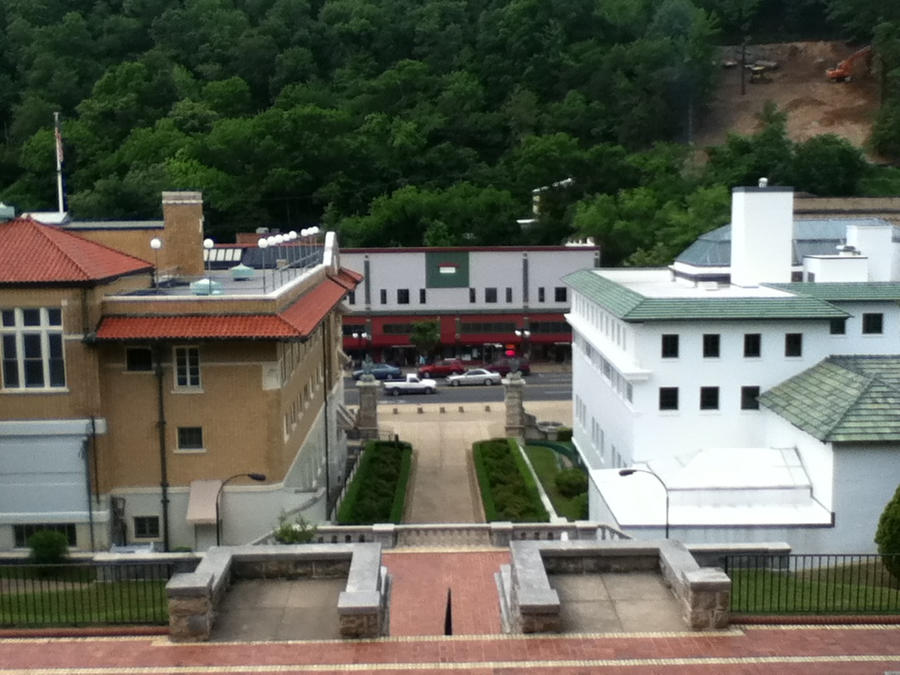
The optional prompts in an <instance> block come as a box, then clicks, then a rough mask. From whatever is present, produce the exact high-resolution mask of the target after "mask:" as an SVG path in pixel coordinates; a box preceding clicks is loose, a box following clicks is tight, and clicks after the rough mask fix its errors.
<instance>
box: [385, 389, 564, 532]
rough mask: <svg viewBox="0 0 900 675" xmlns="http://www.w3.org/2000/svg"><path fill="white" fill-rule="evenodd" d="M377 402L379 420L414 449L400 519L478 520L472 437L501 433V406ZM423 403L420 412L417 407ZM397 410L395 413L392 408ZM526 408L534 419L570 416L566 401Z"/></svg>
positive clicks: (503, 414) (503, 413)
mask: <svg viewBox="0 0 900 675" xmlns="http://www.w3.org/2000/svg"><path fill="white" fill-rule="evenodd" d="M440 407H441V406H440V404H428V405H418V404H407V405H402V404H401V405H391V404H387V405H380V406H379V407H378V420H379V424H380V426H381V428H382V429H383V430H387V429H390V430H391V431H392V432H393V433H396V434H398V435H399V436H400V438H401V439H402V440H404V441H408V442H409V443H411V444H412V446H413V449H414V450H415V453H416V454H415V466H414V469H413V475H412V481H411V483H412V486H411V489H410V496H409V498H408V501H407V505H406V514H405V517H404V522H407V523H473V522H483V520H484V517H483V514H482V512H481V511H482V509H481V504H480V500H479V499H478V489H477V484H476V480H475V475H474V472H473V470H472V459H471V457H472V443H474V442H475V441H480V440H485V439H488V438H496V437H502V436H503V435H504V424H505V408H504V406H503V404H502V403H499V404H497V403H494V404H490V411H485V404H484V403H479V404H467V405H465V406H464V412H462V413H461V412H459V410H458V408H459V406H456V405H454V406H445V409H446V412H445V413H441V412H440ZM419 408H422V413H418V412H417V410H418V409H419ZM394 409H396V410H397V414H394V413H393V410H394ZM526 410H528V412H530V413H533V414H534V415H536V416H537V418H538V419H539V420H555V421H558V422H562V423H563V424H567V425H569V424H571V422H572V403H571V401H533V402H529V403H527V404H526Z"/></svg>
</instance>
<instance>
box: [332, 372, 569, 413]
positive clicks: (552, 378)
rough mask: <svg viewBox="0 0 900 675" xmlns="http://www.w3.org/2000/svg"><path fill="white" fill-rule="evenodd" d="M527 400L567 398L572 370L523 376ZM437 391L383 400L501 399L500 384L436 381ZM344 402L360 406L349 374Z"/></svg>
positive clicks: (479, 400)
mask: <svg viewBox="0 0 900 675" xmlns="http://www.w3.org/2000/svg"><path fill="white" fill-rule="evenodd" d="M525 382H526V383H527V386H526V387H525V400H526V401H566V400H569V399H571V398H572V374H571V373H532V374H531V375H529V376H528V377H526V378H525ZM437 383H438V390H437V392H436V393H434V394H432V395H430V396H429V395H427V394H410V395H407V396H398V397H396V398H395V397H393V396H384V395H383V394H382V396H381V398H382V400H384V401H392V402H395V403H438V402H439V403H481V402H484V403H493V402H500V401H502V400H503V385H495V386H487V387H486V386H465V387H451V386H449V385H448V384H447V383H446V382H445V381H444V380H442V379H439V380H437ZM344 404H345V405H349V406H356V405H359V395H358V394H357V391H356V382H354V380H353V378H352V377H345V378H344Z"/></svg>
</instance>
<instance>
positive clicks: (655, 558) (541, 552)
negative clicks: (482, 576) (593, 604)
mask: <svg viewBox="0 0 900 675" xmlns="http://www.w3.org/2000/svg"><path fill="white" fill-rule="evenodd" d="M504 568H505V569H501V571H500V573H499V574H498V575H497V582H498V587H499V588H500V591H501V596H502V597H501V602H500V604H501V610H502V612H503V613H504V614H505V616H504V617H503V624H504V627H505V629H506V630H507V632H512V633H519V632H521V633H546V632H558V631H559V629H560V601H559V596H558V595H557V593H556V591H555V590H554V589H553V588H552V587H551V586H550V581H549V579H548V577H547V574H548V573H550V574H601V573H607V572H635V571H658V572H660V573H661V574H662V576H663V579H664V580H665V581H666V583H667V584H668V585H669V587H670V588H671V589H672V591H673V593H674V595H675V597H676V598H677V600H678V602H679V603H680V604H681V609H682V617H683V618H684V620H685V623H686V625H687V626H689V627H690V628H691V629H692V630H710V629H718V628H726V627H727V626H728V622H729V607H730V602H731V579H729V578H728V576H727V575H726V574H725V573H724V572H722V571H721V570H718V569H714V568H709V567H700V566H699V565H698V564H697V561H696V560H694V558H693V556H692V555H691V553H690V551H688V549H687V548H685V546H684V545H683V544H681V543H680V542H677V541H671V540H665V541H660V542H635V541H607V542H590V541H562V542H558V541H514V542H512V543H510V565H509V566H504Z"/></svg>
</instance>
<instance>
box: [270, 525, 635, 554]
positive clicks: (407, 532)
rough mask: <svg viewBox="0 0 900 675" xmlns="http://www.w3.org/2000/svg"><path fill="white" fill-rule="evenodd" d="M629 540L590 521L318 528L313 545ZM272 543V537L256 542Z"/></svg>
mask: <svg viewBox="0 0 900 675" xmlns="http://www.w3.org/2000/svg"><path fill="white" fill-rule="evenodd" d="M627 539H630V537H629V536H628V535H627V534H625V533H624V532H622V531H621V530H618V529H617V528H615V527H612V526H611V525H606V524H603V523H594V522H591V521H582V520H579V521H576V522H574V523H570V522H559V523H510V522H493V523H435V524H403V525H394V524H391V523H380V524H377V525H320V526H319V527H318V528H317V530H316V543H319V544H351V543H362V542H376V543H379V544H381V546H382V548H384V549H390V548H396V547H398V546H404V545H405V546H467V545H470V546H474V545H481V546H495V547H500V548H505V547H506V546H508V545H509V543H510V542H511V541H522V540H542V541H560V540H569V541H597V540H600V541H612V540H627ZM259 543H261V544H272V543H275V541H274V539H273V537H272V535H268V536H266V537H263V538H262V539H260V540H259Z"/></svg>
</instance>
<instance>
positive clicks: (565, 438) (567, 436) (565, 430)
mask: <svg viewBox="0 0 900 675" xmlns="http://www.w3.org/2000/svg"><path fill="white" fill-rule="evenodd" d="M556 440H557V441H559V442H560V443H568V442H569V441H571V440H572V430H571V429H570V428H569V427H560V428H559V430H557V432H556Z"/></svg>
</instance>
